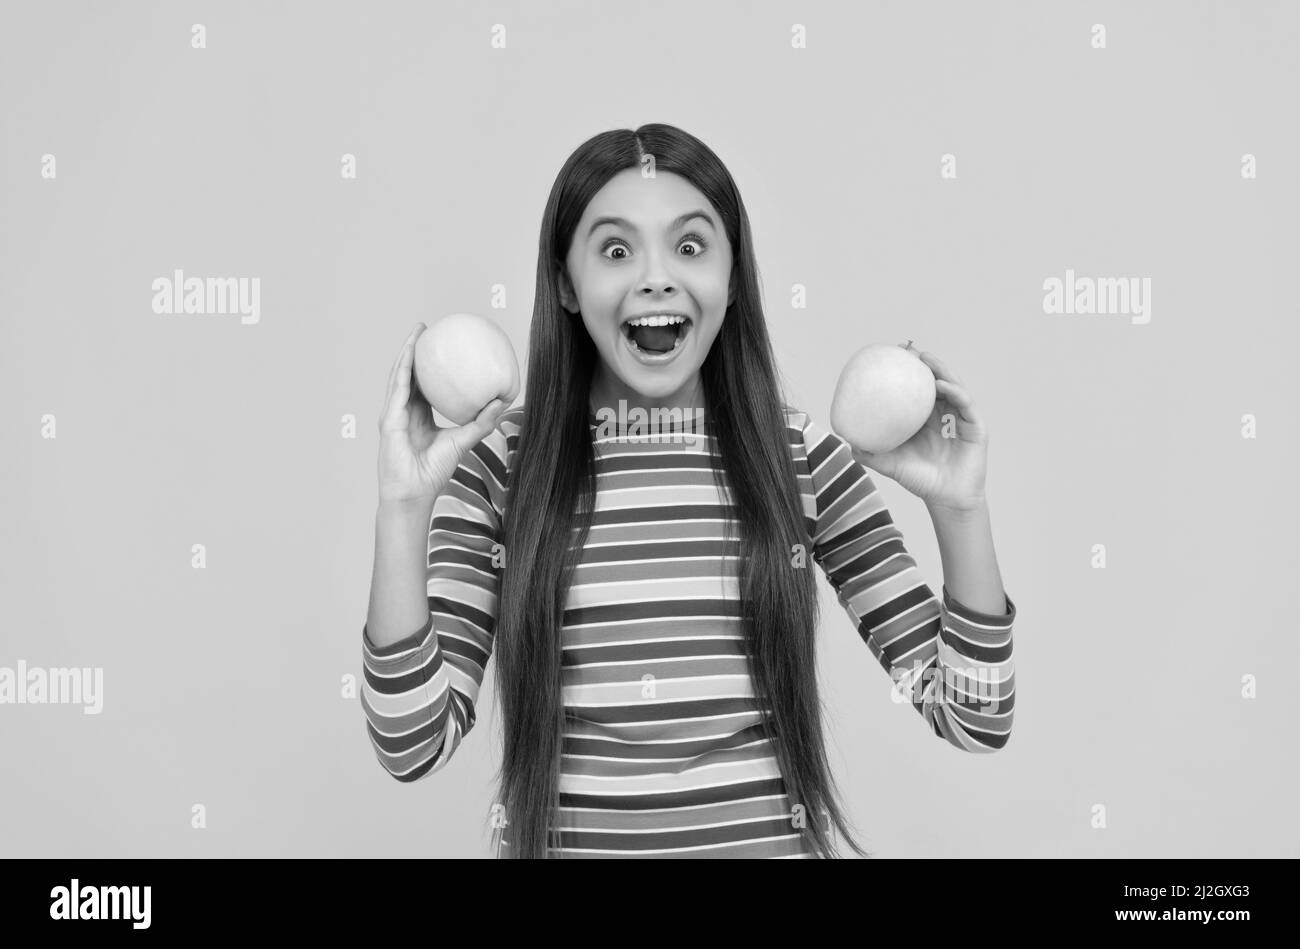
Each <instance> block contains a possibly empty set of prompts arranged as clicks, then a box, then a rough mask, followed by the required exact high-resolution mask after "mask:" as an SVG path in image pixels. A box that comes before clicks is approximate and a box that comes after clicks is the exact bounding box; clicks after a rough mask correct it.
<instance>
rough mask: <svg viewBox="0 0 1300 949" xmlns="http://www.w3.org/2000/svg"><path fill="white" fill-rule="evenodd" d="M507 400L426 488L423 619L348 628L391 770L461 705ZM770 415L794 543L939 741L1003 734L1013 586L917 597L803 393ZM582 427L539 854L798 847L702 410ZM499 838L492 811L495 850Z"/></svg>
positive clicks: (879, 520)
mask: <svg viewBox="0 0 1300 949" xmlns="http://www.w3.org/2000/svg"><path fill="white" fill-rule="evenodd" d="M523 417H524V408H523V407H518V408H515V409H512V410H510V411H509V412H507V413H505V414H504V415H503V416H502V417H501V419H500V420H499V421H498V424H497V427H496V428H495V429H494V430H493V431H492V432H491V433H490V434H489V435H488V436H487V438H485V439H484V440H483V441H482V442H480V443H479V444H478V445H477V446H476V447H475V448H474V449H473V451H471V452H470V453H468V454H467V455H466V456H465V458H464V459H463V460H462V462H461V465H460V467H459V468H458V470H457V472H456V474H455V476H454V478H453V479H452V481H451V482H450V483H449V485H448V487H447V489H446V490H445V491H444V492H443V493H442V494H441V495H440V496H439V497H438V499H437V501H436V503H435V505H434V508H433V514H432V518H431V521H430V527H429V556H428V601H429V615H428V617H427V618H426V620H425V623H424V626H423V627H422V628H421V629H419V630H417V631H415V632H413V633H411V634H410V635H409V636H407V637H406V638H405V639H403V640H401V641H399V642H397V643H394V644H392V645H391V646H388V647H386V648H383V649H380V648H378V647H376V646H375V644H374V643H373V642H372V641H371V639H370V636H369V632H368V631H367V630H366V629H365V628H364V627H363V630H362V660H363V672H364V681H363V685H362V690H361V701H362V706H363V709H364V712H365V717H366V725H367V731H368V734H369V736H370V740H371V742H372V744H373V747H374V750H375V753H376V755H377V757H378V759H379V762H380V763H381V764H382V765H383V767H384V768H385V769H386V770H387V771H388V772H389V773H390V774H391V775H392V776H393V777H394V778H396V779H397V780H399V781H406V782H411V781H416V780H419V779H420V778H423V777H426V776H427V775H430V774H433V773H434V772H436V771H438V770H440V769H441V768H443V767H444V766H445V765H446V764H447V762H448V761H449V760H450V759H451V758H452V757H453V755H454V754H455V751H456V748H457V747H458V746H459V744H460V742H461V741H462V740H463V738H464V737H465V735H466V734H468V732H469V731H470V730H471V729H472V728H473V726H474V722H475V718H476V708H477V703H478V697H479V689H480V686H481V684H482V680H483V675H484V671H485V669H486V667H487V663H488V659H489V657H490V656H491V652H492V640H493V633H494V629H495V617H496V607H497V595H498V575H497V570H496V568H495V567H494V566H493V553H494V546H493V545H494V544H497V543H499V542H500V537H501V528H502V523H503V516H504V511H505V506H506V498H505V484H506V474H507V472H508V471H509V466H510V464H511V462H512V460H513V457H514V452H515V450H516V447H517V444H518V439H519V431H520V427H521V425H522V423H523ZM785 422H786V433H787V441H788V443H789V445H790V450H791V457H792V459H793V461H794V466H795V471H796V475H797V479H798V484H799V490H800V495H801V498H802V503H803V509H804V516H805V525H806V527H807V530H808V537H807V538H806V539H807V541H808V542H809V543H808V546H809V548H810V549H809V551H808V553H809V557H810V559H811V560H812V561H813V562H815V563H816V564H817V565H818V566H819V567H820V568H821V569H822V571H823V572H824V574H825V576H826V577H827V579H828V580H829V582H830V584H831V586H832V588H833V589H834V591H835V593H836V596H837V598H838V600H839V602H840V604H841V606H842V607H843V608H844V610H845V611H846V613H847V614H848V616H849V617H850V619H851V620H852V622H853V624H854V627H855V628H856V630H857V631H858V634H859V635H860V636H861V637H862V639H863V641H864V642H865V644H866V647H867V649H868V650H869V651H870V653H871V654H872V655H873V656H874V657H875V658H876V660H877V661H878V662H879V663H880V664H881V666H882V667H883V668H884V669H885V671H886V672H887V674H888V675H889V676H890V679H891V681H893V682H894V683H895V688H896V690H897V694H898V696H899V698H900V700H906V701H908V702H910V703H911V704H912V706H913V707H914V708H915V709H916V710H917V712H918V713H919V714H920V715H921V716H922V718H923V720H924V721H925V723H926V724H927V726H928V727H929V728H930V730H931V731H932V732H933V733H934V734H935V735H937V736H939V737H941V738H943V739H945V740H946V741H948V742H950V743H951V744H952V745H954V746H956V747H957V748H959V749H962V750H964V751H971V752H992V751H995V750H997V749H999V748H1001V747H1002V746H1003V745H1004V744H1005V743H1006V741H1007V738H1008V736H1009V734H1010V729H1011V723H1012V718H1013V706H1014V699H1015V688H1014V669H1013V664H1012V626H1013V622H1014V618H1015V604H1014V603H1013V602H1012V601H1011V599H1010V597H1005V600H1006V612H1005V614H1003V615H991V614H986V613H981V612H977V611H975V610H972V609H970V608H968V607H966V606H965V605H964V604H962V603H959V602H957V601H956V600H954V599H953V598H952V596H951V595H950V594H949V592H948V590H947V588H946V587H944V588H943V589H942V596H941V597H939V598H937V597H936V596H935V595H934V593H933V592H932V591H931V589H930V588H929V587H928V586H927V585H926V583H925V581H924V579H923V578H922V577H921V575H920V572H919V570H918V569H917V565H916V563H915V561H914V560H913V559H912V557H911V555H910V554H909V553H908V551H907V548H906V546H905V545H904V542H903V535H902V533H901V531H900V530H899V529H898V527H897V526H896V525H895V524H894V522H893V520H892V518H891V517H890V514H889V512H888V510H887V509H886V508H885V505H884V503H883V501H882V499H881V497H880V494H879V492H878V491H877V490H876V486H875V484H874V483H873V481H872V479H871V476H870V474H869V472H868V469H866V468H864V467H863V466H862V465H861V464H860V463H859V462H858V461H857V460H856V459H854V458H853V456H852V453H851V451H850V449H849V447H848V446H847V445H846V444H845V443H844V442H843V441H842V440H841V439H840V438H839V437H838V436H836V435H834V434H833V433H830V432H824V431H822V430H821V429H820V428H818V427H817V426H816V425H815V424H814V423H813V422H812V421H811V420H810V419H809V417H808V416H807V415H806V414H805V413H803V412H800V411H799V410H797V409H794V408H790V407H787V409H786V412H785ZM591 430H592V437H593V440H594V447H595V455H596V469H597V497H596V508H595V512H594V517H593V524H592V529H591V533H590V535H589V537H588V539H587V543H586V546H585V547H584V549H583V552H582V555H581V558H580V561H579V563H578V565H577V567H576V569H575V572H574V576H573V581H572V583H571V585H570V588H569V591H568V595H567V600H566V603H565V610H564V616H563V632H562V637H563V638H562V643H563V658H562V664H563V668H562V679H561V689H562V698H563V702H564V706H565V709H566V716H567V717H566V728H565V735H564V744H563V749H562V759H561V776H560V787H559V792H560V807H559V814H558V818H559V839H558V842H557V843H558V846H557V847H554V848H552V849H551V850H550V851H549V854H548V855H549V856H553V857H563V858H581V857H604V858H609V857H737V858H753V857H773V858H775V857H807V856H810V855H811V854H810V851H809V850H808V847H807V845H806V844H805V842H804V838H803V836H802V835H801V834H800V833H799V831H798V829H797V828H796V827H795V825H794V821H793V820H792V811H793V808H792V806H791V802H790V800H789V798H788V797H787V795H786V791H785V787H784V782H783V781H782V778H781V774H780V770H779V768H778V766H777V762H776V757H775V753H774V749H773V748H772V747H771V745H770V743H769V742H768V741H767V739H766V738H765V737H764V735H763V733H762V719H761V713H760V710H759V709H758V707H757V705H756V702H755V698H754V692H753V684H752V680H751V678H750V676H749V675H748V673H747V670H746V662H745V655H744V639H743V631H742V627H741V624H740V618H739V615H740V614H739V608H738V606H739V603H738V596H739V592H738V591H739V564H738V554H739V547H738V544H737V541H736V540H735V530H734V525H732V528H733V529H732V530H731V531H730V532H728V531H727V526H728V524H729V522H730V521H731V520H732V519H733V518H734V516H735V510H734V507H733V505H732V503H731V502H732V499H731V497H730V495H729V492H728V491H727V490H726V489H725V488H723V489H719V487H718V485H717V483H716V482H715V480H714V472H713V468H712V465H711V459H710V456H709V450H710V445H711V436H710V433H709V427H708V423H707V420H706V419H705V418H704V414H703V411H702V410H698V409H697V410H696V414H695V416H694V417H693V418H692V417H689V416H688V417H687V418H686V419H684V420H683V421H681V422H678V421H670V422H666V423H663V424H653V425H650V426H649V427H648V428H646V429H643V430H640V431H636V430H634V431H630V432H629V431H627V430H616V431H613V432H610V431H609V430H608V429H607V428H606V427H598V426H597V423H596V421H595V419H594V417H593V419H592V424H591ZM684 433H690V434H689V435H687V436H686V437H683V435H684ZM507 818H508V815H507ZM509 846H510V842H509V824H508V819H507V822H506V827H505V828H504V830H503V833H502V834H501V835H500V844H499V849H498V856H507V855H508V852H509Z"/></svg>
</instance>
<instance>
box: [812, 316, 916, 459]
mask: <svg viewBox="0 0 1300 949" xmlns="http://www.w3.org/2000/svg"><path fill="white" fill-rule="evenodd" d="M936 398H937V390H936V388H935V382H934V373H933V372H931V371H930V367H929V366H927V365H926V364H925V363H923V362H922V361H921V359H920V357H919V356H918V355H917V351H916V350H915V349H913V348H912V341H911V340H910V339H909V340H908V341H907V346H906V347H903V346H897V345H892V344H889V343H873V344H872V345H870V346H864V347H863V348H862V349H860V350H858V351H857V352H856V353H854V354H853V356H852V358H850V359H849V361H848V363H846V364H845V366H844V371H843V372H841V373H840V378H839V381H838V382H837V383H836V384H835V395H834V397H833V398H832V399H831V429H832V431H834V432H835V434H837V435H839V436H840V437H841V438H843V439H844V440H845V441H846V442H848V443H849V444H850V445H852V446H853V447H854V448H857V449H858V450H860V451H869V452H885V451H893V450H894V449H895V448H897V447H898V446H899V445H901V444H903V442H905V441H907V440H908V439H909V438H911V437H912V436H913V435H915V434H916V433H917V432H919V431H920V430H921V426H922V425H924V424H925V420H926V419H928V418H929V417H930V413H931V412H932V411H933V410H934V402H935V399H936Z"/></svg>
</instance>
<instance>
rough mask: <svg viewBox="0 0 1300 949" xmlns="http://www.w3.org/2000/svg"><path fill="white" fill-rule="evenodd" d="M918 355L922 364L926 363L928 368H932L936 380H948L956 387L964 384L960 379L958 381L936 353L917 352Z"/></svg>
mask: <svg viewBox="0 0 1300 949" xmlns="http://www.w3.org/2000/svg"><path fill="white" fill-rule="evenodd" d="M916 354H917V356H919V357H920V359H921V362H923V363H925V364H926V365H927V366H929V367H930V371H931V372H933V373H934V377H935V378H936V379H946V380H947V381H948V382H951V383H953V384H954V385H963V384H964V383H963V382H962V381H961V380H960V379H958V378H957V377H956V376H955V375H954V374H953V372H952V370H951V369H949V368H948V367H947V366H946V365H944V363H943V361H942V360H941V359H940V358H939V357H938V356H936V355H935V354H934V353H927V352H922V351H920V350H917V353H916Z"/></svg>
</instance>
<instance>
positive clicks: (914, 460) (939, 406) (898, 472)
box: [853, 342, 988, 513]
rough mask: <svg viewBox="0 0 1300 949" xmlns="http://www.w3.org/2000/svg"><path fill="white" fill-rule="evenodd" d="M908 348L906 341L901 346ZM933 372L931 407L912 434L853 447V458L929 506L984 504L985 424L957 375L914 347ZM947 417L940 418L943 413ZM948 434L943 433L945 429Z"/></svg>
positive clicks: (954, 508)
mask: <svg viewBox="0 0 1300 949" xmlns="http://www.w3.org/2000/svg"><path fill="white" fill-rule="evenodd" d="M899 345H900V346H903V348H904V349H907V348H908V347H909V346H910V345H911V344H910V342H909V343H908V345H906V346H904V345H903V344H902V343H900V344H899ZM917 355H918V356H919V357H920V359H921V361H922V362H923V363H925V364H926V365H927V366H929V367H930V371H931V372H933V373H934V378H935V391H936V397H935V400H934V410H933V411H932V412H931V413H930V417H929V418H928V419H926V422H925V425H923V426H922V427H921V430H920V431H918V432H917V433H916V434H915V435H913V436H912V437H911V438H909V439H908V440H907V441H905V442H903V444H901V445H899V446H898V447H897V448H895V449H893V450H892V451H886V452H874V453H873V452H866V451H859V450H858V449H853V457H854V458H856V459H857V460H858V461H860V462H861V463H862V464H863V465H865V466H866V467H868V468H870V469H872V470H873V471H878V472H880V473H881V474H882V475H884V476H885V477H887V478H893V479H894V480H895V481H897V482H898V483H899V484H901V485H902V486H903V487H904V488H906V489H907V490H908V491H910V492H911V493H912V494H915V495H916V496H917V497H919V498H921V499H922V500H923V501H925V504H926V506H927V507H928V508H930V509H932V510H933V509H936V508H937V509H939V510H943V511H953V512H957V513H964V512H968V511H974V510H978V509H979V508H980V507H981V506H982V505H983V504H984V500H985V497H984V475H985V471H986V470H987V464H988V429H987V428H985V426H984V422H983V419H981V418H980V416H979V415H978V414H977V413H976V412H975V403H974V402H973V401H972V400H971V397H970V394H969V393H968V392H967V391H966V389H965V388H964V387H963V386H962V383H961V380H960V379H958V378H957V377H956V376H954V375H953V374H952V372H950V371H949V370H948V368H947V367H946V366H945V365H944V364H943V363H942V362H940V361H939V360H938V359H937V358H936V357H935V356H933V355H932V354H930V353H927V352H918V353H917ZM945 415H951V416H952V419H950V420H948V421H945V420H944V416H945ZM945 426H947V427H948V428H949V433H948V434H947V435H945V434H944V428H945Z"/></svg>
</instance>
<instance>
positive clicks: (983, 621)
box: [943, 584, 1016, 628]
mask: <svg viewBox="0 0 1300 949" xmlns="http://www.w3.org/2000/svg"><path fill="white" fill-rule="evenodd" d="M1002 598H1003V599H1004V600H1006V609H1005V611H1004V612H1002V613H982V612H980V611H979V610H973V609H971V608H970V607H969V606H967V605H966V604H965V603H963V602H961V601H960V600H958V599H955V598H954V597H953V595H952V594H951V593H949V592H948V585H947V584H944V587H943V605H944V607H945V609H947V610H948V611H949V612H951V613H952V614H953V615H954V616H959V617H961V618H962V619H964V620H967V621H969V622H972V623H978V624H979V625H981V626H994V627H998V628H1010V627H1011V626H1012V625H1013V624H1014V623H1015V619H1016V604H1015V603H1013V602H1012V601H1011V597H1009V596H1007V591H1006V590H1003V591H1002Z"/></svg>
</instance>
